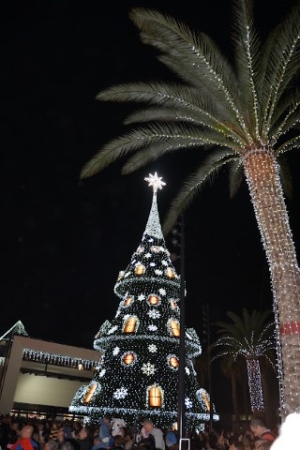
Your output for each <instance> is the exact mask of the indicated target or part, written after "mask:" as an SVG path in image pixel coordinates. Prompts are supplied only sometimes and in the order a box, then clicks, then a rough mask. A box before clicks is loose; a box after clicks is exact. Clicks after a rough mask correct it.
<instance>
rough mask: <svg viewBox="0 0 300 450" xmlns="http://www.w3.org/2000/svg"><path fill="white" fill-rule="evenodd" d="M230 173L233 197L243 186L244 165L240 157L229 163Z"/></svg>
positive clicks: (231, 195) (230, 187) (230, 192)
mask: <svg viewBox="0 0 300 450" xmlns="http://www.w3.org/2000/svg"><path fill="white" fill-rule="evenodd" d="M228 174H229V177H228V179H229V196H230V198H233V197H234V196H235V195H236V194H237V192H238V190H239V189H240V187H241V184H242V182H243V180H244V176H245V174H244V166H243V164H242V161H241V159H240V158H236V159H233V158H232V160H231V162H230V164H228Z"/></svg>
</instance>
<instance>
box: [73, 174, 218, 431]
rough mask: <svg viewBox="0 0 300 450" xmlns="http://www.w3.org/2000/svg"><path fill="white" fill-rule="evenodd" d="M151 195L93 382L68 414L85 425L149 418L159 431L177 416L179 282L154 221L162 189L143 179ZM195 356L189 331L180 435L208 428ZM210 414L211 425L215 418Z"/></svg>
mask: <svg viewBox="0 0 300 450" xmlns="http://www.w3.org/2000/svg"><path fill="white" fill-rule="evenodd" d="M145 180H146V181H148V183H149V186H152V187H153V199H152V207H151V211H150V215H149V218H148V222H147V225H146V229H145V231H144V233H143V236H142V240H141V242H140V244H139V246H138V248H137V250H136V251H135V252H134V254H133V256H132V258H131V261H130V263H129V265H128V267H127V268H126V270H125V271H122V272H120V273H119V276H118V279H117V282H116V284H115V287H114V292H115V294H116V295H117V296H118V297H119V298H120V303H119V307H118V309H117V312H116V315H115V317H114V319H113V320H112V321H111V322H110V321H108V320H106V321H105V322H104V323H103V325H102V326H101V327H100V329H99V332H98V333H97V335H96V336H95V340H94V348H95V349H96V350H99V352H100V353H101V359H100V362H99V366H98V367H97V368H96V371H95V375H94V377H93V380H91V382H90V383H89V384H88V385H87V386H82V387H81V388H80V389H79V390H78V391H77V393H76V395H75V396H74V398H73V400H72V402H71V405H70V408H69V409H70V412H75V413H77V414H83V415H85V416H86V419H87V421H92V422H94V421H97V422H98V421H99V419H100V418H101V417H102V416H103V415H105V414H109V415H111V416H113V417H120V418H123V419H124V420H125V422H126V423H127V425H128V426H133V424H135V423H136V422H137V421H139V420H141V418H151V419H152V420H153V421H154V423H155V424H156V426H159V427H161V428H165V427H169V426H172V425H173V424H174V423H176V422H177V416H178V411H177V409H178V380H179V377H178V368H179V341H180V309H179V306H178V302H179V300H180V276H178V275H177V273H176V270H175V268H174V266H173V263H172V261H171V259H170V253H169V252H168V250H167V248H166V245H165V240H164V237H163V234H162V229H161V225H160V220H159V214H158V208H157V191H158V189H162V187H163V186H164V185H165V183H164V182H163V181H162V178H161V177H158V176H157V174H156V173H155V175H152V174H150V175H149V177H148V178H145ZM199 354H201V345H200V342H199V338H198V336H197V334H196V332H195V330H194V329H191V328H187V329H186V330H185V388H184V392H185V421H186V427H187V429H191V428H199V429H201V428H203V424H204V423H205V422H208V421H209V420H210V399H209V395H208V393H207V392H206V391H205V389H203V388H200V386H199V385H198V383H197V378H196V372H195V370H194V366H193V361H192V359H193V358H194V357H196V356H198V355H199ZM212 407H213V419H214V420H218V419H219V416H218V415H217V414H216V413H215V409H214V405H212Z"/></svg>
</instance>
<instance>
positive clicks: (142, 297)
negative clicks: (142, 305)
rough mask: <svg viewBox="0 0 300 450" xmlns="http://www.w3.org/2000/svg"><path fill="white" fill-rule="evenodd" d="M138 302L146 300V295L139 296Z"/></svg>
mask: <svg viewBox="0 0 300 450" xmlns="http://www.w3.org/2000/svg"><path fill="white" fill-rule="evenodd" d="M138 300H139V301H140V302H141V301H142V300H145V296H144V294H140V295H139V296H138Z"/></svg>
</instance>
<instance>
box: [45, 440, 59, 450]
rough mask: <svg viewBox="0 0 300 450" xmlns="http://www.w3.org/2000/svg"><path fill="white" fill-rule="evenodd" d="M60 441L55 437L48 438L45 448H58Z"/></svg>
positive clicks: (47, 449) (56, 449) (51, 449)
mask: <svg viewBox="0 0 300 450" xmlns="http://www.w3.org/2000/svg"><path fill="white" fill-rule="evenodd" d="M58 446H59V443H58V441H55V440H53V439H48V440H47V442H45V445H44V450H58Z"/></svg>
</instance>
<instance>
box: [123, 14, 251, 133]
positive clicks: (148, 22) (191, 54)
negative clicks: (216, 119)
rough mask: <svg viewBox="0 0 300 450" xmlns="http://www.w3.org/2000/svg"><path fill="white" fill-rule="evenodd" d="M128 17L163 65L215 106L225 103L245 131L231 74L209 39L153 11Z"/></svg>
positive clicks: (225, 62) (224, 60) (232, 74)
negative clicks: (206, 92) (200, 90)
mask: <svg viewBox="0 0 300 450" xmlns="http://www.w3.org/2000/svg"><path fill="white" fill-rule="evenodd" d="M130 17H131V19H132V20H133V22H134V23H135V25H136V26H137V27H138V28H139V29H140V38H141V40H142V42H144V43H145V44H148V45H151V46H154V47H156V48H157V49H158V50H159V51H160V52H162V53H163V55H162V56H159V59H160V60H161V61H162V62H163V63H164V64H165V65H168V66H170V67H171V68H172V69H173V70H176V73H177V75H179V76H181V77H183V78H184V80H185V81H187V78H188V82H189V83H190V84H191V85H193V86H196V87H197V88H199V87H201V88H203V86H204V87H205V89H206V90H207V89H208V90H209V94H210V96H211V98H212V99H214V100H215V101H217V102H218V103H219V102H226V103H227V104H228V107H229V106H230V107H231V109H232V112H233V113H234V115H235V117H236V121H237V122H238V123H239V125H240V127H241V128H243V129H244V125H245V124H244V120H243V117H242V115H241V113H240V110H241V109H240V108H239V107H238V106H237V105H236V104H235V100H236V99H237V98H236V86H237V83H236V78H235V75H234V72H233V70H232V68H231V67H230V65H229V64H228V62H227V60H226V59H225V57H224V55H223V54H222V53H221V52H220V51H219V50H218V47H217V46H216V45H215V44H214V43H213V42H212V40H211V39H210V38H209V37H208V36H206V35H205V34H203V33H201V34H198V35H195V33H193V32H192V31H191V30H190V29H189V28H188V27H186V26H185V25H184V24H182V23H180V22H178V21H176V20H175V19H173V18H171V17H169V16H166V15H164V14H162V13H160V12H158V11H154V10H149V9H145V8H134V9H133V10H132V11H131V14H130ZM165 54H166V55H167V56H165Z"/></svg>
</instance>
